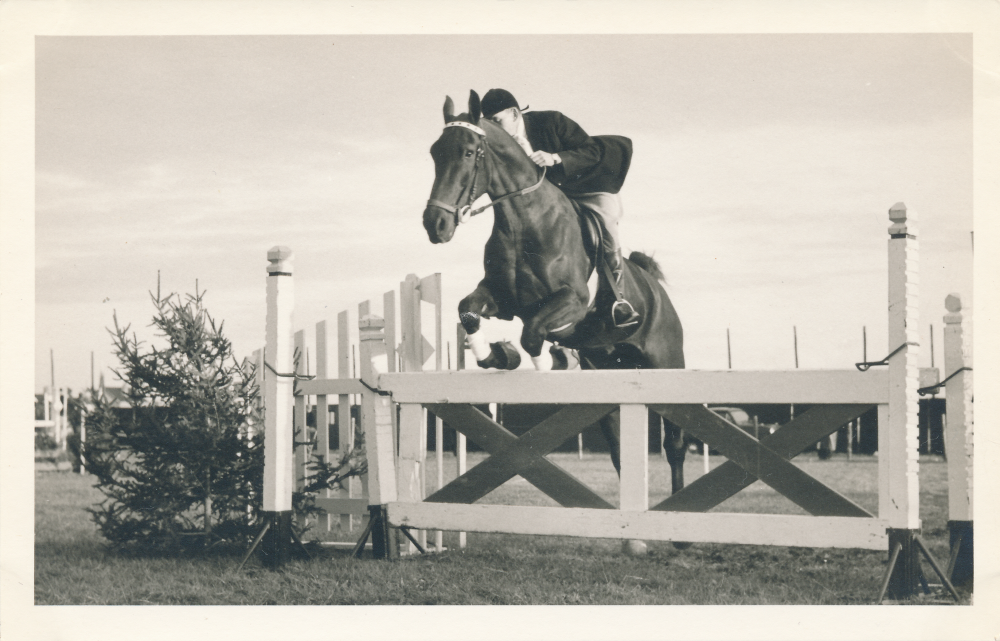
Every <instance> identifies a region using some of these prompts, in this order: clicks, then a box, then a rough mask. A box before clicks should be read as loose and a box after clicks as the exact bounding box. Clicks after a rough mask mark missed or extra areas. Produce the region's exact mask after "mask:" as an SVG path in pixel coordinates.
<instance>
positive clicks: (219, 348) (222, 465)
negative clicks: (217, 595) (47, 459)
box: [85, 292, 264, 553]
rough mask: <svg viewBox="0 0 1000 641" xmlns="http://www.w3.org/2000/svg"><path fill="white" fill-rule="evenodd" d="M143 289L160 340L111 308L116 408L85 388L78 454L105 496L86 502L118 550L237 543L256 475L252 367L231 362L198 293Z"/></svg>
mask: <svg viewBox="0 0 1000 641" xmlns="http://www.w3.org/2000/svg"><path fill="white" fill-rule="evenodd" d="M150 297H151V298H152V301H153V304H154V306H155V307H156V314H155V316H154V318H153V323H152V326H153V327H154V328H155V330H156V334H157V336H158V337H160V338H161V339H164V342H165V346H163V347H162V348H157V347H156V346H152V345H150V346H148V347H147V346H146V345H145V344H144V343H143V342H141V341H139V340H138V339H137V338H136V337H135V335H134V333H133V334H131V335H130V333H129V328H130V326H129V325H126V326H125V327H121V326H120V325H119V324H118V319H117V316H115V318H114V330H109V333H110V334H111V335H112V337H113V341H114V345H115V352H116V355H117V357H118V360H119V362H120V368H119V369H118V370H116V374H117V375H118V377H119V378H120V379H121V380H122V381H123V382H124V383H125V385H126V389H127V393H128V399H129V405H130V408H129V409H128V410H126V411H120V410H115V409H114V408H112V407H110V406H109V405H108V403H106V402H105V401H104V400H103V399H101V398H100V395H98V394H95V395H94V399H95V402H94V409H93V410H92V412H91V414H90V416H88V420H87V428H88V433H87V443H86V447H85V455H86V458H87V468H88V471H89V472H91V473H93V474H94V475H95V476H96V477H97V479H98V483H97V485H96V487H97V488H98V489H100V490H101V492H103V493H104V495H105V497H106V499H105V500H104V501H103V502H102V503H101V504H100V505H97V506H95V507H94V508H92V509H91V510H90V512H91V514H92V516H93V519H94V521H95V522H96V523H97V525H98V527H99V529H100V531H101V534H102V535H103V536H104V537H105V538H106V539H107V540H108V541H109V542H110V543H111V544H112V546H113V547H115V548H117V549H126V548H139V549H142V550H144V551H147V552H152V551H160V552H168V553H177V552H182V551H190V550H193V549H204V548H206V547H209V546H212V545H215V544H218V543H224V542H228V543H232V544H236V545H238V546H243V545H245V542H246V539H247V538H248V537H249V536H251V535H252V533H253V529H254V528H255V527H256V524H255V521H256V519H255V516H256V512H257V510H259V505H258V504H259V493H260V489H261V487H262V484H263V467H264V452H263V450H264V448H263V423H262V420H261V416H260V412H259V405H258V402H257V399H258V396H259V395H258V390H257V386H256V383H255V377H254V372H252V371H249V372H247V371H244V369H243V368H242V367H241V366H240V365H239V364H238V363H237V362H236V360H235V358H234V357H233V354H232V346H231V343H230V342H229V340H227V339H226V338H225V337H224V336H223V334H222V324H219V325H218V326H217V325H216V323H215V321H214V320H213V319H212V317H211V316H210V315H209V314H208V312H207V311H206V310H205V308H204V306H203V298H204V292H202V293H196V294H195V295H190V294H188V295H186V297H184V298H181V297H180V296H179V295H177V294H170V295H168V296H166V297H161V296H160V295H159V292H157V294H156V295H155V296H154V295H153V294H152V293H151V294H150Z"/></svg>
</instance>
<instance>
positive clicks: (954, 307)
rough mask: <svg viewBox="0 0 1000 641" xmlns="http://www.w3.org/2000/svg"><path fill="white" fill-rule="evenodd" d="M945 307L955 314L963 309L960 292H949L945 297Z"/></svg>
mask: <svg viewBox="0 0 1000 641" xmlns="http://www.w3.org/2000/svg"><path fill="white" fill-rule="evenodd" d="M944 308H945V309H947V310H948V311H949V312H951V313H953V314H954V313H957V312H960V311H962V297H961V296H959V295H958V294H948V296H947V297H945V299H944Z"/></svg>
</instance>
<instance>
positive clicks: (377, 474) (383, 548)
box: [358, 315, 398, 558]
mask: <svg viewBox="0 0 1000 641" xmlns="http://www.w3.org/2000/svg"><path fill="white" fill-rule="evenodd" d="M358 326H359V330H360V335H361V341H360V342H361V344H360V348H359V351H360V354H359V359H358V360H359V361H360V362H359V363H358V368H359V369H360V370H361V371H360V372H359V374H360V375H361V381H362V382H363V383H364V384H365V385H366V386H367V387H369V388H370V389H376V388H377V387H378V374H379V372H378V371H377V370H376V368H375V364H374V363H373V359H374V358H376V357H378V356H382V355H384V354H385V336H384V334H383V329H384V327H385V322H384V321H383V320H382V319H381V318H379V317H377V316H371V315H368V316H365V317H363V318H361V319H360V320H359V322H358ZM392 412H393V404H392V400H391V399H390V398H389V397H388V396H384V395H382V394H378V393H377V392H375V391H365V392H364V393H362V394H361V425H362V428H363V429H364V434H365V454H366V455H367V457H368V506H369V508H368V509H369V518H370V519H371V520H370V521H369V527H370V528H371V535H372V554H373V555H374V556H375V558H386V557H390V556H394V555H395V554H396V553H397V552H398V548H396V546H395V545H393V543H392V540H391V537H390V536H389V526H388V520H387V519H386V517H385V504H386V503H389V502H392V501H395V500H396V496H397V493H396V468H395V452H394V449H395V448H394V446H393V438H392V437H393V434H392V429H393V421H392ZM394 548H395V549H394Z"/></svg>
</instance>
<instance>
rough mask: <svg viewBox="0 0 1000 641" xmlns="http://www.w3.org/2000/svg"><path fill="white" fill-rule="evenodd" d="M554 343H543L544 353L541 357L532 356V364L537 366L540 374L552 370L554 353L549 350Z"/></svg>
mask: <svg viewBox="0 0 1000 641" xmlns="http://www.w3.org/2000/svg"><path fill="white" fill-rule="evenodd" d="M550 347H552V343H550V342H548V341H545V342H544V343H542V353H541V355H539V356H532V357H531V362H532V363H534V364H535V369H536V370H538V371H539V372H547V371H549V370H550V369H552V353H551V352H549V348H550Z"/></svg>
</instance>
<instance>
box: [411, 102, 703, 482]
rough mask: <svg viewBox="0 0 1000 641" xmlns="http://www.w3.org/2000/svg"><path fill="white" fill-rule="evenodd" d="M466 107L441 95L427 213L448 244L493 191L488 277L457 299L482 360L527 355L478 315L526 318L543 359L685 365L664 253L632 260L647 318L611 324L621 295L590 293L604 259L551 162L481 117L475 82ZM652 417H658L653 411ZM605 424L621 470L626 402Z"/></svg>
mask: <svg viewBox="0 0 1000 641" xmlns="http://www.w3.org/2000/svg"><path fill="white" fill-rule="evenodd" d="M468 109H469V110H468V112H467V113H464V114H459V115H455V113H454V111H455V109H454V103H453V102H452V100H451V98H450V97H446V99H445V103H444V121H445V127H444V131H443V132H442V134H441V136H440V137H439V138H438V140H437V141H436V142H434V144H433V145H432V146H431V150H430V153H431V157H432V159H433V161H434V170H435V176H434V184H433V186H432V188H431V195H430V198H429V200H428V202H427V206H426V208H425V209H424V213H423V223H424V228H425V229H426V230H427V234H428V237H429V239H430V241H431V242H432V243H435V244H437V243H447V242H449V241H450V240H452V238H453V237H454V235H455V231H456V229H457V227H458V224H459V223H460V222H463V221H464V220H465V219H467V218H469V217H470V216H471V215H474V214H475V213H477V212H476V211H471V206H472V203H473V202H474V201H475V200H476V199H477V198H479V197H480V196H481V195H482V194H483V193H486V194H488V195H489V197H490V199H491V200H492V203H491V205H486V206H485V207H481V208H479V209H480V210H483V209H485V208H486V207H490V206H492V208H493V232H492V235H491V236H490V238H489V240H488V241H487V243H486V248H485V256H484V267H485V277H484V278H483V279H482V280H481V281H480V283H479V284H478V286H477V287H476V289H475V291H473V292H472V293H471V294H469V295H468V296H466V297H465V298H464V299H462V301H461V302H460V303H459V306H458V312H459V318H460V320H461V323H462V326H463V327H464V329H465V331H466V333H467V334H468V337H469V343H470V347H471V348H472V350H473V353H474V354H475V355H476V358H477V361H478V363H479V365H480V366H481V367H496V368H500V369H516V368H517V366H518V365H519V363H520V356H519V355H518V353H517V351H516V349H515V348H514V347H513V346H512V345H510V344H506V345H504V344H503V343H492V344H489V345H487V344H486V339H485V338H483V336H482V335H481V334H477V332H478V331H479V329H480V322H481V319H482V318H499V319H503V320H512V319H513V318H514V317H518V318H520V319H521V320H522V321H523V322H524V330H523V331H522V333H521V347H523V348H524V350H525V351H526V352H527V353H528V354H529V355H530V356H531V357H532V360H533V361H535V363H536V367H537V366H539V363H540V362H542V361H543V360H544V356H543V354H542V348H543V345H544V344H545V343H546V341H548V342H551V343H555V344H557V345H559V346H560V347H562V348H568V349H572V350H575V351H576V352H577V354H578V356H579V361H580V365H581V367H582V368H583V369H647V368H653V369H682V368H683V367H684V350H683V330H682V328H681V323H680V319H679V318H678V316H677V312H676V311H675V309H674V307H673V305H672V303H671V302H670V298H669V297H668V296H667V292H666V290H664V288H663V285H662V281H663V274H662V272H661V270H660V268H659V266H658V265H657V263H656V262H655V261H654V260H653V259H652V258H651V257H649V256H646V255H645V254H641V253H638V252H633V253H632V255H631V256H629V258H628V259H626V260H625V270H624V297H625V298H626V299H627V300H628V301H629V302H631V303H632V305H633V307H634V308H635V310H636V311H637V312H639V314H640V315H641V320H640V322H639V323H638V324H636V325H632V326H629V327H622V328H617V327H615V326H614V324H613V322H612V321H611V318H610V314H609V313H605V312H606V310H608V309H609V308H610V305H611V303H612V302H613V301H614V292H613V290H612V289H611V287H610V286H609V285H608V283H607V282H606V281H605V280H603V279H602V280H601V285H600V286H599V287H598V290H597V293H596V296H595V297H594V299H593V301H592V300H591V292H590V289H589V288H588V279H590V277H591V275H592V274H594V272H595V270H596V269H598V264H597V258H596V257H595V255H594V254H593V252H588V251H587V249H588V247H587V245H588V243H587V242H586V239H587V234H586V231H587V229H586V227H587V225H586V222H585V221H583V220H581V217H580V216H579V215H578V213H577V209H576V208H575V206H574V204H573V203H572V202H571V201H570V199H569V198H568V197H567V196H566V194H564V193H563V192H562V191H561V190H560V189H559V188H558V187H557V186H556V185H554V184H553V183H552V182H551V181H549V180H547V179H546V178H545V172H544V170H542V172H541V174H542V175H541V177H539V168H538V167H537V166H536V165H535V163H534V162H532V160H531V159H530V158H529V157H528V155H527V154H526V153H525V152H524V150H523V149H522V148H521V147H520V146H519V145H518V144H517V142H516V141H515V140H514V138H513V137H511V136H510V135H509V134H508V133H507V132H505V131H504V130H503V129H502V128H500V127H499V126H498V125H496V124H495V123H493V122H492V121H490V120H489V119H488V118H484V117H482V114H481V105H480V100H479V95H478V94H477V93H476V92H475V91H472V92H471V93H470V96H469V107H468ZM599 244H600V243H599V242H595V243H591V245H597V246H599ZM650 416H651V418H652V419H655V420H657V421H658V420H660V416H659V415H658V414H655V413H652V412H651V413H650ZM664 425H665V427H666V428H667V429H666V430H665V434H666V436H665V438H664V441H663V445H664V449H665V450H666V454H667V460H668V462H669V463H670V468H671V485H672V490H673V492H675V493H676V492H677V491H679V490H680V489H681V488H682V487H684V471H683V468H684V456H685V452H686V445H685V442H684V433H683V431H682V430H681V429H680V428H679V427H677V426H675V425H673V424H671V423H670V422H669V421H666V420H665V419H664ZM601 431H602V433H603V435H604V438H605V439H606V440H607V442H608V445H609V449H610V450H611V460H612V463H613V465H614V467H615V470H616V472H618V473H619V474H620V473H621V463H620V453H621V449H620V415H619V412H613V413H611V414H609V415H608V416H606V417H605V418H604V419H602V420H601Z"/></svg>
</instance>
